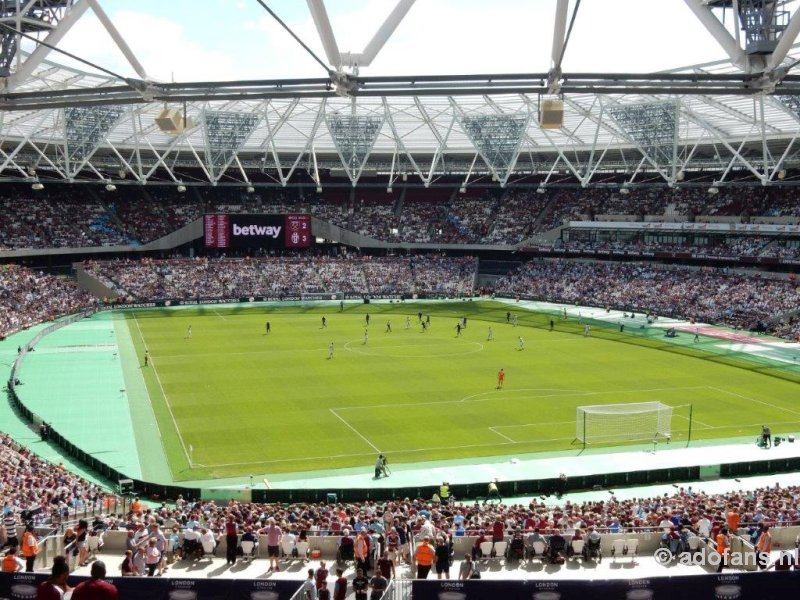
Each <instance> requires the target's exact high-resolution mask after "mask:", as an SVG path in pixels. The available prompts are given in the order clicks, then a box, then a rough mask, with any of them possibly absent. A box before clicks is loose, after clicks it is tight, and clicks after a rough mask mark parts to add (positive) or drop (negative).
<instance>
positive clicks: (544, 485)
mask: <svg viewBox="0 0 800 600" xmlns="http://www.w3.org/2000/svg"><path fill="white" fill-rule="evenodd" d="M358 297H359V298H361V296H358ZM258 300H259V301H261V300H262V298H259V299H258ZM284 300H287V301H288V300H290V299H289V298H288V297H287V298H284ZM292 300H294V301H300V298H299V297H298V298H293V299H292ZM230 301H231V300H230V299H228V300H226V302H230ZM233 301H234V302H236V301H237V300H236V299H234V300H233ZM239 301H241V302H251V301H255V299H250V298H245V299H240V300H239ZM178 302H179V301H166V302H160V303H155V302H152V303H140V304H133V305H117V306H115V308H152V307H156V306H171V305H174V304H175V303H178ZM180 302H182V303H184V304H190V305H198V304H221V303H222V301H220V300H208V301H205V300H189V301H180ZM93 312H94V311H86V312H84V313H79V314H76V315H72V316H71V317H67V318H65V319H61V320H59V321H57V322H55V323H53V324H52V325H50V326H48V327H46V328H44V329H43V330H42V331H40V332H39V333H38V334H36V336H34V338H33V339H32V340H31V341H30V342H28V343H27V344H26V345H25V346H23V347H22V348H21V352H20V353H19V355H18V356H17V359H16V361H15V362H14V365H13V367H12V369H11V378H10V381H9V384H8V392H9V395H10V400H11V402H12V404H13V405H14V407H15V408H16V409H17V410H18V411H19V413H20V414H21V415H22V416H23V417H24V418H26V419H27V420H28V421H30V422H31V423H33V424H34V425H36V426H38V425H39V424H40V423H41V422H42V417H41V416H40V415H38V414H36V413H34V412H33V411H31V410H30V409H28V407H27V406H26V405H25V403H24V402H23V400H22V398H21V397H20V395H19V393H20V389H21V388H19V387H18V386H17V385H16V383H15V379H16V374H17V371H18V370H19V367H20V365H21V364H22V362H23V361H24V360H25V356H26V355H27V353H28V351H29V350H30V349H31V348H33V347H34V346H35V345H36V344H37V343H38V342H39V341H40V340H41V339H42V338H43V337H44V336H46V335H48V334H50V333H52V332H53V331H56V330H58V329H60V328H61V327H64V326H66V325H69V324H71V323H74V322H75V321H77V320H80V319H83V318H85V317H88V316H90V315H91V314H93ZM542 322H543V323H544V321H542ZM571 322H574V323H577V320H576V319H573V320H572V321H571ZM541 326H544V325H541ZM611 329H613V328H612V327H610V325H609V324H608V323H600V326H598V327H597V328H596V329H593V330H592V335H602V334H605V335H608V337H611V336H613V335H614V334H613V331H610V330H611ZM577 331H578V329H577V325H576V332H577ZM626 337H627V338H628V339H626ZM640 339H643V338H639V337H637V336H633V335H631V336H625V335H621V336H620V341H627V342H629V343H639V341H640ZM631 340H632V341H631ZM644 341H645V342H646V343H647V342H648V340H644ZM657 342H658V340H656V343H657ZM647 345H650V344H649V343H647ZM662 346H663V347H664V349H666V350H670V351H673V350H674V349H673V348H672V347H671V346H670V344H663V343H661V345H659V347H662ZM689 350H691V349H689ZM674 351H679V350H674ZM739 354H742V356H746V355H744V354H743V353H739ZM720 359H721V360H722V361H723V362H727V359H726V357H720ZM737 360H738V359H737ZM744 360H745V359H742V361H744ZM742 361H740V363H741V362H742ZM737 366H742V364H737ZM747 368H753V365H752V364H750V366H748V367H747ZM758 370H759V371H762V372H764V371H763V370H762V369H758ZM770 374H772V373H770ZM779 376H780V375H779ZM798 380H800V379H798ZM49 439H50V441H51V442H53V443H54V444H56V445H58V446H59V447H60V448H61V449H62V450H63V451H64V452H65V453H66V454H67V455H69V456H71V457H73V458H74V459H76V460H78V461H80V462H82V463H83V464H84V465H86V467H87V468H89V469H91V470H93V471H94V472H96V473H97V474H98V475H100V476H101V477H102V478H104V479H105V480H106V481H107V482H109V483H110V487H112V488H114V487H116V485H117V482H119V481H120V480H131V481H132V485H133V493H135V494H136V495H139V496H142V497H148V498H150V499H153V500H172V499H175V498H177V497H178V495H179V494H181V495H183V497H184V498H186V499H188V500H196V499H199V498H205V497H213V498H216V499H219V496H220V493H224V492H220V490H215V489H210V488H209V489H206V490H202V489H200V488H196V487H185V486H180V485H164V484H156V483H151V482H148V481H144V480H140V479H135V478H132V477H129V476H128V475H127V474H126V473H123V472H120V471H118V470H117V469H115V468H113V467H112V466H110V465H108V464H106V463H104V462H103V461H102V460H101V459H100V458H98V457H96V456H93V455H91V454H90V453H87V452H85V451H84V450H82V449H81V448H79V447H78V446H76V445H75V444H73V443H72V442H70V440H69V439H68V438H67V437H66V436H65V435H62V434H61V433H60V432H59V431H58V428H57V427H56V428H52V427H51V428H50V432H49ZM795 471H800V457H794V458H779V459H774V460H757V461H748V462H744V463H723V464H719V465H707V466H704V467H675V468H670V469H651V470H646V471H629V472H618V473H600V474H594V475H583V476H576V477H570V478H569V479H568V480H566V481H562V480H560V479H558V478H552V479H525V480H518V481H503V482H499V483H498V489H499V492H500V494H501V496H503V497H518V496H541V495H551V494H556V495H558V494H561V493H567V492H578V491H587V490H592V489H615V488H620V487H627V486H644V485H654V484H663V483H678V482H685V481H695V480H698V479H700V478H701V477H708V476H709V475H708V474H709V473H713V475H712V476H711V477H713V478H719V477H722V478H733V477H741V476H750V475H765V474H775V473H788V472H795ZM365 473H367V474H371V470H370V467H369V466H365ZM382 485H385V483H383V482H382ZM450 489H451V493H452V494H453V496H454V497H455V498H463V499H482V498H484V497H485V496H486V492H487V487H486V483H485V482H481V483H463V484H453V485H451V486H450ZM434 491H438V490H435V489H433V488H432V487H421V486H413V487H364V488H348V489H345V488H324V489H271V490H266V489H253V490H250V494H251V499H252V501H253V502H322V501H325V499H326V498H328V497H329V495H330V494H335V495H336V497H337V500H338V501H340V502H359V501H365V500H375V501H380V500H393V499H396V498H405V497H415V498H429V497H431V496H432V495H433V493H434ZM230 494H231V496H236V497H238V496H239V492H230Z"/></svg>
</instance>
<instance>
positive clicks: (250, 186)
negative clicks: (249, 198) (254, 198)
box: [247, 185, 256, 194]
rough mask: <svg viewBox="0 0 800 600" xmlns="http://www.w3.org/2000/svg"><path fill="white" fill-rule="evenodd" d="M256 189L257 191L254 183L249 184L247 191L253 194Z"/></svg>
mask: <svg viewBox="0 0 800 600" xmlns="http://www.w3.org/2000/svg"><path fill="white" fill-rule="evenodd" d="M255 191H256V188H254V187H253V186H252V185H248V186H247V193H248V194H252V193H253V192H255Z"/></svg>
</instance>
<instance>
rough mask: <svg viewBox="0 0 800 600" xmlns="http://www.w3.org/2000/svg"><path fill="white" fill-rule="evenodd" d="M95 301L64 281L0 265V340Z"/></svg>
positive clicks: (70, 283) (73, 284)
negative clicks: (14, 332) (13, 332)
mask: <svg viewBox="0 0 800 600" xmlns="http://www.w3.org/2000/svg"><path fill="white" fill-rule="evenodd" d="M95 302H96V301H95V299H94V298H93V297H92V296H91V295H89V294H88V293H86V292H85V291H83V290H81V289H80V288H79V287H78V286H77V285H76V284H75V283H74V282H73V281H71V280H69V279H67V278H63V277H54V276H52V275H47V274H45V273H41V272H36V271H33V270H30V269H26V268H24V267H19V266H17V265H0V339H3V338H4V337H6V336H7V335H8V334H9V333H11V332H12V331H17V330H19V329H24V328H26V327H30V326H31V325H35V324H37V323H40V322H42V321H50V320H53V319H54V318H56V317H57V316H59V315H63V314H68V313H74V312H78V311H80V310H82V309H84V308H89V307H91V306H93V305H94V304H95Z"/></svg>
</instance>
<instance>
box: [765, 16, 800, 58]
mask: <svg viewBox="0 0 800 600" xmlns="http://www.w3.org/2000/svg"><path fill="white" fill-rule="evenodd" d="M798 34H800V8H798V9H796V10H795V11H794V14H793V15H792V18H791V19H790V20H789V24H788V25H787V26H786V29H784V31H783V33H782V34H781V39H779V40H778V45H777V46H775V50H773V51H772V54H771V55H770V57H769V59H768V60H767V70H769V71H772V70H773V69H777V68H778V67H779V66H780V65H781V63H782V62H783V59H784V58H786V55H787V54H788V53H789V50H791V49H792V46H793V45H794V41H795V40H796V39H797V36H798Z"/></svg>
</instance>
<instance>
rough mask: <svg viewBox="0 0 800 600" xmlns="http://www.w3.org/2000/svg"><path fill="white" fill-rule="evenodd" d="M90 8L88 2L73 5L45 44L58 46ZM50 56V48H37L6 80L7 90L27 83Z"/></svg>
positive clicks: (46, 39)
mask: <svg viewBox="0 0 800 600" xmlns="http://www.w3.org/2000/svg"><path fill="white" fill-rule="evenodd" d="M88 8H89V4H88V3H87V2H76V3H75V4H73V5H72V6H71V7H70V9H69V10H68V11H67V12H66V13H65V14H64V16H63V17H62V18H61V19H60V20H59V21H58V25H57V26H56V28H55V29H53V30H52V31H51V32H50V33H48V34H47V37H46V38H44V42H46V43H47V44H49V45H50V46H57V45H58V43H59V42H60V41H61V40H62V39H63V37H64V36H65V35H66V34H67V32H68V31H69V30H70V29H72V26H73V25H75V23H77V22H78V19H80V18H81V17H82V16H83V15H84V14H85V13H86V10H87V9H88ZM48 54H50V48H48V47H47V46H45V45H44V44H39V45H38V46H36V49H35V50H34V51H33V52H32V53H31V55H30V56H29V57H28V60H26V61H25V62H23V63H22V64H21V65H20V66H19V68H18V69H17V70H16V72H14V73H12V74H11V76H10V77H9V78H8V79H7V80H6V82H5V86H4V87H5V89H6V90H9V91H10V90H13V89H15V88H16V87H18V86H19V85H20V84H22V83H24V82H25V81H27V80H28V78H29V77H30V76H31V75H33V72H34V71H35V70H36V67H38V66H39V65H40V64H42V61H43V60H44V59H45V58H47V55H48Z"/></svg>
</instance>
